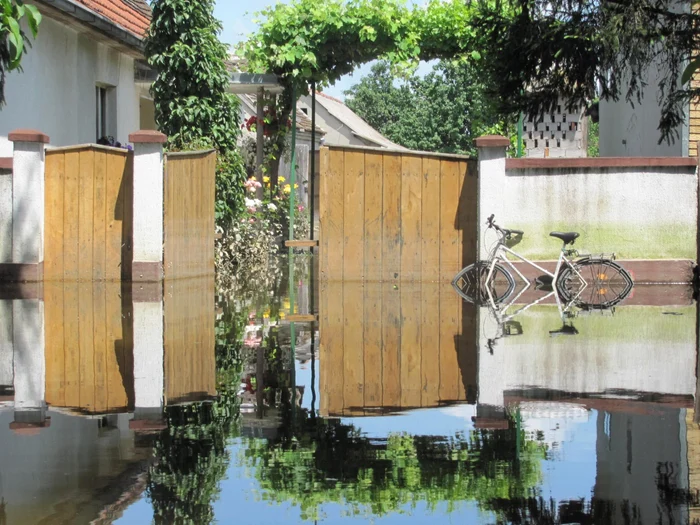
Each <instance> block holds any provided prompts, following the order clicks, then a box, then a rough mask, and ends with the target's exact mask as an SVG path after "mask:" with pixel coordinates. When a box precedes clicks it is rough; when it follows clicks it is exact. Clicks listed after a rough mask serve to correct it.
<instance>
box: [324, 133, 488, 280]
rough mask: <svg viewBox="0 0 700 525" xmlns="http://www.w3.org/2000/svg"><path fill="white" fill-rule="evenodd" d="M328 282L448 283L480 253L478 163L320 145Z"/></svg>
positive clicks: (426, 155) (418, 154)
mask: <svg viewBox="0 0 700 525" xmlns="http://www.w3.org/2000/svg"><path fill="white" fill-rule="evenodd" d="M320 164H321V167H320V179H321V180H320V186H321V190H320V230H321V233H320V255H321V262H320V270H321V279H322V280H327V281H384V282H391V281H416V282H418V281H424V282H425V281H442V282H446V281H450V280H451V279H452V278H453V277H454V276H455V274H456V273H457V272H458V271H459V270H460V269H461V268H462V267H464V266H466V265H467V264H470V263H472V262H474V261H475V260H476V256H477V249H476V248H477V236H476V235H477V234H476V232H477V228H476V220H477V209H476V207H477V175H476V174H477V165H476V161H475V160H473V159H470V158H468V157H463V156H458V155H442V154H433V153H422V152H421V153H419V152H410V151H389V150H385V149H376V148H357V147H348V146H345V147H335V146H334V147H325V148H322V149H321V155H320Z"/></svg>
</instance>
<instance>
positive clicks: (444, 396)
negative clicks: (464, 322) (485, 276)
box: [439, 286, 461, 402]
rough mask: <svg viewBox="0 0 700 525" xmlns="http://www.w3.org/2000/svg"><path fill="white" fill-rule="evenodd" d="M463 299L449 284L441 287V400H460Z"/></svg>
mask: <svg viewBox="0 0 700 525" xmlns="http://www.w3.org/2000/svg"><path fill="white" fill-rule="evenodd" d="M460 302H461V299H460V297H459V295H457V294H456V293H455V292H454V290H452V288H451V287H449V286H442V287H440V352H439V353H440V401H442V402H450V401H457V400H459V397H460V396H459V391H460V388H459V363H458V361H457V348H456V345H457V342H458V337H459V331H460V327H459V321H460V319H459V313H460V305H459V303H460Z"/></svg>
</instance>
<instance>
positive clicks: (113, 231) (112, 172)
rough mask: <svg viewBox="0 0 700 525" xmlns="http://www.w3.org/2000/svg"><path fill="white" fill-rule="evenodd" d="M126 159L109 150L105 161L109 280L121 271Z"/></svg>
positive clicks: (107, 271)
mask: <svg viewBox="0 0 700 525" xmlns="http://www.w3.org/2000/svg"><path fill="white" fill-rule="evenodd" d="M126 159H127V156H126V155H122V154H119V153H111V152H110V153H109V154H108V155H107V161H106V162H107V172H106V182H105V188H106V190H105V195H106V213H107V216H106V221H105V222H106V234H105V261H106V268H105V276H106V278H107V279H108V280H110V281H118V280H119V279H120V278H121V273H122V268H121V266H122V244H123V234H124V232H123V226H124V215H125V207H126V188H125V187H124V183H125V176H124V175H125V171H126Z"/></svg>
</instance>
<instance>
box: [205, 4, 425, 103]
mask: <svg viewBox="0 0 700 525" xmlns="http://www.w3.org/2000/svg"><path fill="white" fill-rule="evenodd" d="M418 1H420V0H414V1H411V2H409V3H417V2H418ZM278 2H283V3H289V0H216V8H215V9H214V15H215V16H216V17H217V18H218V19H219V20H221V22H222V23H223V26H224V30H223V33H222V34H221V36H220V38H221V40H222V41H223V42H225V43H227V44H229V45H231V46H232V47H233V46H235V45H236V44H237V43H239V42H241V41H243V40H245V39H246V38H247V35H249V34H250V33H252V32H254V31H255V27H256V25H255V23H254V22H253V20H254V19H255V18H256V16H255V13H257V12H258V11H260V10H261V9H264V8H265V7H268V6H271V5H274V4H276V3H278ZM370 68H371V64H365V65H364V66H362V67H361V68H358V69H356V70H355V72H354V73H353V74H352V75H346V76H344V77H343V78H341V79H340V80H339V81H338V82H336V84H335V85H334V86H331V87H329V88H326V89H325V90H324V92H325V93H328V94H329V95H331V96H333V97H336V98H340V99H341V100H344V99H345V96H344V95H343V92H344V91H345V90H347V89H350V88H351V87H352V86H353V85H354V84H357V83H358V82H359V81H360V78H361V77H362V76H363V75H366V74H368V73H369V71H370ZM426 69H430V68H429V67H428V68H421V69H419V73H420V72H424V71H425V70H426Z"/></svg>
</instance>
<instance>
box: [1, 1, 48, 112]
mask: <svg viewBox="0 0 700 525" xmlns="http://www.w3.org/2000/svg"><path fill="white" fill-rule="evenodd" d="M22 20H26V22H27V25H28V26H29V30H30V32H31V33H32V36H33V37H34V38H36V35H37V33H38V31H39V24H40V23H41V13H39V10H38V9H37V8H36V7H35V6H33V5H31V4H25V3H24V0H0V106H2V105H4V104H5V76H6V74H7V72H9V71H12V70H14V69H20V62H21V60H22V55H24V53H25V52H26V48H27V46H28V45H30V41H29V39H28V37H27V35H26V34H25V32H24V31H23V30H22V28H21V26H20V24H21V22H22Z"/></svg>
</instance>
